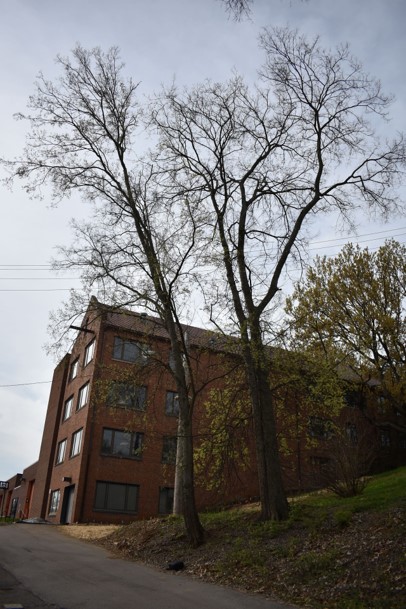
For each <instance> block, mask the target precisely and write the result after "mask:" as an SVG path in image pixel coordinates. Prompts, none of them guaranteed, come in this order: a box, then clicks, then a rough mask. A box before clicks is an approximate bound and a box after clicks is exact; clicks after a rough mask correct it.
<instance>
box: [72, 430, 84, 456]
mask: <svg viewBox="0 0 406 609" xmlns="http://www.w3.org/2000/svg"><path fill="white" fill-rule="evenodd" d="M78 438H79V439H78ZM82 440H83V427H81V428H80V429H78V430H77V431H75V432H73V434H72V440H71V445H70V452H69V458H70V459H73V458H74V457H77V456H78V455H80V452H81V450H82Z"/></svg>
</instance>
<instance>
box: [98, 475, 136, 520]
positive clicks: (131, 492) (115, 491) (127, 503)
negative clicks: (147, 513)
mask: <svg viewBox="0 0 406 609" xmlns="http://www.w3.org/2000/svg"><path fill="white" fill-rule="evenodd" d="M138 490H139V486H138V485H137V484H119V483H116V482H97V483H96V495H95V502H94V509H95V510H104V511H106V512H121V513H132V514H135V513H136V512H137V510H138Z"/></svg>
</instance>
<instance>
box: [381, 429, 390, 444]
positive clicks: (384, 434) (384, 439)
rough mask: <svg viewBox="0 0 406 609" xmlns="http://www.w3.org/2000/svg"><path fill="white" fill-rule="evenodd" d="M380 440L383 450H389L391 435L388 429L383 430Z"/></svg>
mask: <svg viewBox="0 0 406 609" xmlns="http://www.w3.org/2000/svg"><path fill="white" fill-rule="evenodd" d="M379 435H380V440H381V446H382V448H389V446H390V433H389V431H388V430H387V429H381V431H380V434H379Z"/></svg>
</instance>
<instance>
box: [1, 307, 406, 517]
mask: <svg viewBox="0 0 406 609" xmlns="http://www.w3.org/2000/svg"><path fill="white" fill-rule="evenodd" d="M77 332H78V334H77V338H76V341H75V343H74V346H73V349H72V352H71V353H70V354H68V355H66V356H65V357H64V358H63V359H62V360H61V362H60V363H59V364H58V366H57V367H56V369H55V371H54V376H53V381H52V386H51V392H50V398H49V404H48V410H47V415H46V420H45V425H44V432H43V438H42V444H41V448H40V455H39V460H38V462H37V463H35V464H33V465H32V466H30V467H29V468H27V469H26V470H24V472H23V473H22V474H18V475H17V476H15V477H14V478H12V479H10V480H9V481H8V487H9V488H8V489H3V490H1V489H0V513H2V514H3V515H10V514H11V515H13V516H15V517H20V518H21V517H22V518H27V517H31V518H35V517H36V518H44V519H47V520H50V521H52V522H57V523H70V522H129V521H131V520H134V519H135V518H147V517H150V516H155V515H158V514H167V513H170V512H171V510H172V501H173V492H174V491H173V489H174V477H175V459H176V443H177V424H178V418H177V415H178V404H177V394H176V387H175V382H174V379H173V375H172V371H171V350H170V343H169V340H168V337H167V333H166V331H165V329H164V328H163V326H162V323H161V321H160V320H159V319H155V318H151V317H148V316H146V315H143V314H136V313H132V312H128V311H120V312H118V311H114V310H111V309H109V308H108V307H105V306H102V305H99V304H98V303H97V301H93V302H92V305H91V307H90V308H89V312H88V314H87V316H86V318H85V319H84V321H83V324H82V326H81V327H80V328H77ZM185 332H186V334H187V341H188V343H189V350H190V353H191V360H192V370H193V387H194V389H193V391H194V393H193V395H194V401H195V404H194V436H195V445H196V447H197V449H198V450H199V448H200V453H199V457H198V459H197V463H198V467H197V476H196V502H197V506H198V509H203V508H209V507H212V506H215V505H220V504H221V505H224V504H230V503H232V502H236V501H242V500H248V499H250V498H255V497H257V495H258V483H257V476H256V468H255V451H254V444H253V434H252V430H251V420H250V417H249V402H248V401H247V407H246V408H244V395H245V393H244V391H245V389H244V386H243V383H242V382H241V377H242V375H241V374H240V358H239V356H238V354H233V351H234V348H233V347H232V346H231V347H230V345H232V341H231V342H228V341H226V340H224V339H220V338H219V337H218V336H216V335H215V334H213V333H210V332H208V331H205V330H202V329H199V328H195V327H191V326H188V327H187V328H185ZM230 388H232V389H230ZM231 394H233V396H234V398H233V399H234V402H233V403H234V404H238V416H237V417H236V418H235V419H234V420H233V423H232V425H229V427H233V426H234V427H233V429H234V434H235V435H234V438H232V436H230V435H229V436H228V438H227V442H228V443H229V446H228V449H229V450H228V454H227V451H224V455H225V454H227V458H226V457H224V455H223V456H221V457H220V458H219V459H218V463H217V464H214V461H215V458H214V456H213V455H214V453H213V452H210V445H211V444H210V441H207V439H208V437H209V435H210V434H213V426H212V425H210V422H211V421H209V420H208V418H210V417H212V416H213V412H214V411H213V408H214V409H216V408H217V409H218V410H221V409H222V408H223V409H224V408H225V407H224V403H222V401H221V396H223V397H224V395H227V396H228V399H230V395H231ZM241 402H242V404H243V405H241ZM236 408H237V406H236ZM285 409H286V413H288V412H289V413H290V415H291V416H293V415H294V414H295V413H296V415H297V413H298V412H299V410H300V409H298V407H297V403H295V402H294V400H292V399H291V400H290V401H289V400H286V403H285ZM297 416H299V415H297ZM300 417H301V419H302V421H303V420H306V425H304V426H303V425H301V426H299V425H298V426H297V429H299V428H300V430H301V431H300V433H299V432H298V433H296V434H295V433H293V431H294V430H293V431H292V430H291V433H290V438H288V442H287V444H286V446H288V447H289V450H285V451H284V453H283V457H282V458H283V466H284V475H285V485H286V488H287V490H290V491H298V490H301V489H303V488H314V487H315V486H317V485H318V484H320V479H319V473H320V468H321V467H322V466H323V463H325V462H326V460H328V451H329V448H328V439H329V438H328V435H329V434H328V432H327V431H326V421H325V420H324V419H323V418H321V417H317V416H313V415H312V416H311V417H309V416H308V414H306V412H304V413H303V412H300ZM283 418H284V419H285V422H286V421H288V420H292V421H293V420H294V419H292V418H291V419H289V417H287V416H283ZM340 418H341V419H342V422H343V425H344V426H347V427H346V429H348V431H347V433H348V435H349V437H350V436H352V438H353V440H354V442H355V441H356V439H357V429H359V428H360V425H361V420H363V417H362V413H361V411H360V409H359V408H357V407H356V405H355V404H354V403H350V404H349V406H348V408H346V409H344V410H343V412H342V413H341V414H340ZM237 419H238V424H236V420H237ZM221 420H222V419H221V417H220V419H219V423H218V425H219V436H220V435H221V433H220V431H223V428H221V430H220V427H221V426H222V422H221ZM216 424H217V423H216ZM290 425H291V427H292V429H293V427H294V425H293V423H292V424H290ZM280 427H281V429H282V428H283V424H282V423H281V424H280ZM368 433H370V434H371V437H372V436H374V437H375V436H376V435H377V434H380V436H379V437H378V440H379V442H380V448H381V453H380V455H381V456H380V458H381V462H382V463H384V464H385V466H386V467H389V466H394V465H400V464H401V463H404V462H406V445H405V440H404V438H403V437H402V436H401V435H399V437H398V436H397V435H396V433H395V431H394V428H393V427H391V426H390V425H386V427H385V426H384V427H383V428H382V426H381V428H379V430H378V431H377V430H376V429H375V428H374V426H373V425H370V426H369V428H368ZM382 434H384V435H382ZM385 434H386V435H385ZM390 434H392V436H391V435H390ZM288 435H289V434H288ZM305 436H310V437H311V438H313V442H310V444H309V443H308V442H307V441H306V437H305ZM230 438H231V439H230ZM209 440H210V438H209ZM315 440H317V442H315ZM205 442H206V445H207V446H206V449H204V447H205ZM379 442H378V444H379ZM230 445H231V448H230ZM207 447H208V448H207ZM214 465H216V467H217V470H216V467H214ZM220 470H221V471H220ZM213 472H215V473H213ZM216 482H218V484H216Z"/></svg>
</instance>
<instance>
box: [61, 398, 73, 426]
mask: <svg viewBox="0 0 406 609" xmlns="http://www.w3.org/2000/svg"><path fill="white" fill-rule="evenodd" d="M72 406H73V395H72V396H71V397H70V398H69V399H68V400H66V402H65V405H64V407H63V416H62V420H63V421H66V419H69V417H70V415H71V414H72Z"/></svg>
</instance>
